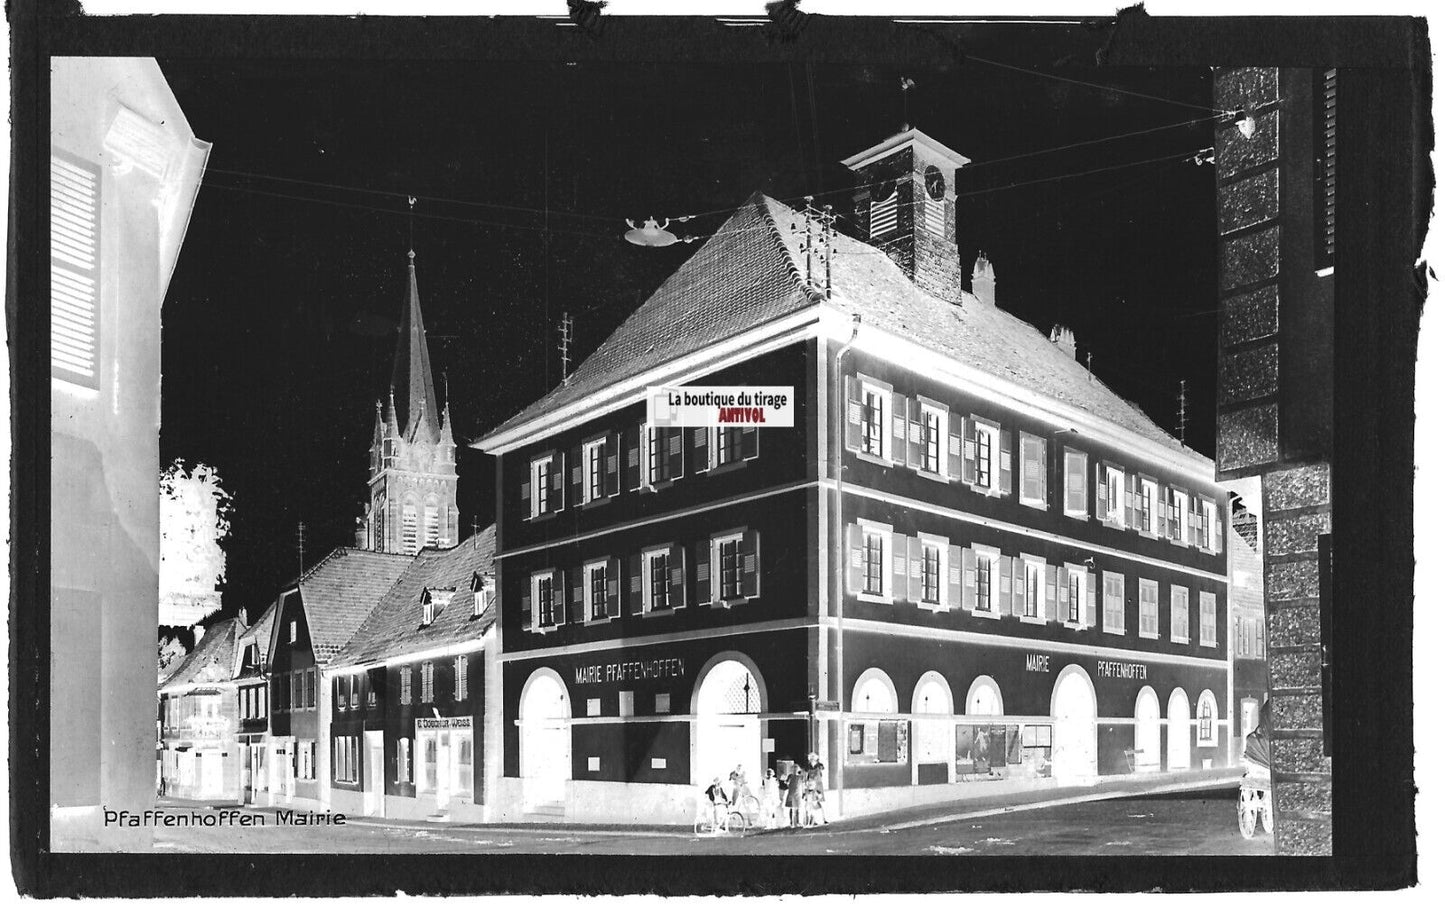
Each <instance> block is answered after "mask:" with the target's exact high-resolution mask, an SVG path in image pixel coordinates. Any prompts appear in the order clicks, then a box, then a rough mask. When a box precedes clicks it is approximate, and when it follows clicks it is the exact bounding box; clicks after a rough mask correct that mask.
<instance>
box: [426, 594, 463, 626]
mask: <svg viewBox="0 0 1445 907" xmlns="http://www.w3.org/2000/svg"><path fill="white" fill-rule="evenodd" d="M455 594H456V590H455V589H441V588H437V589H424V590H422V593H421V625H422V626H423V627H429V626H431V624H432V621H434V620H436V618H437V615H438V614H440V613H442V609H443V608H445V607H446V606H447V604H448V603H450V602H451V600H452V596H453V595H455Z"/></svg>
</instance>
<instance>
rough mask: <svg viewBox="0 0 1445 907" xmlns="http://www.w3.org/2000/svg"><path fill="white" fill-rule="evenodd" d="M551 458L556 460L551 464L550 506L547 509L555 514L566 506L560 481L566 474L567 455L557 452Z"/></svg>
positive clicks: (563, 452) (564, 452)
mask: <svg viewBox="0 0 1445 907" xmlns="http://www.w3.org/2000/svg"><path fill="white" fill-rule="evenodd" d="M553 456H554V457H555V458H556V459H555V460H554V461H553V462H552V476H551V480H552V494H551V498H552V500H551V505H552V506H551V508H549V509H550V512H552V513H556V512H558V511H559V510H561V509H562V508H563V507H565V506H567V502H566V501H565V500H564V498H563V494H562V479H563V477H564V476H565V475H566V472H567V453H566V451H560V450H559V451H557V452H556V453H555V454H553Z"/></svg>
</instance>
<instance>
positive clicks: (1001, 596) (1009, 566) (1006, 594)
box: [993, 554, 1014, 614]
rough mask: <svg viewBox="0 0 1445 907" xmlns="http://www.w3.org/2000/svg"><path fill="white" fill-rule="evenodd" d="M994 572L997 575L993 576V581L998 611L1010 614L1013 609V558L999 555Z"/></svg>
mask: <svg viewBox="0 0 1445 907" xmlns="http://www.w3.org/2000/svg"><path fill="white" fill-rule="evenodd" d="M996 572H997V573H998V575H997V576H995V577H994V578H993V581H994V584H995V585H996V586H997V587H998V613H999V614H1012V613H1013V609H1014V608H1013V606H1014V595H1013V591H1014V559H1013V558H1011V557H1009V556H1008V555H1006V554H1005V555H1000V556H999V559H998V570H997V571H996Z"/></svg>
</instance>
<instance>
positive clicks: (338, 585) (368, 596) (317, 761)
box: [263, 548, 411, 809]
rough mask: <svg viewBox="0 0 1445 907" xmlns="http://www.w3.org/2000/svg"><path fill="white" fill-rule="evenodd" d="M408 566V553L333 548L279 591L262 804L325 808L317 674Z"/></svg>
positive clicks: (323, 688)
mask: <svg viewBox="0 0 1445 907" xmlns="http://www.w3.org/2000/svg"><path fill="white" fill-rule="evenodd" d="M410 563H411V557H410V556H407V555H400V554H386V553H383V552H379V551H363V550H360V549H357V548H337V549H335V550H333V551H332V552H331V553H330V554H328V555H326V557H324V558H322V559H321V561H320V562H318V563H317V564H316V565H315V566H313V567H312V568H311V569H309V570H307V571H306V572H305V573H304V574H302V576H301V577H300V579H299V580H297V582H296V583H295V584H294V585H292V586H291V587H290V588H288V589H286V590H285V591H283V592H282V593H281V595H280V597H279V598H278V600H277V602H276V606H275V607H276V612H275V616H274V618H273V621H272V627H271V636H270V645H269V650H270V666H269V670H268V671H267V672H266V673H267V674H268V675H269V678H270V695H269V697H268V702H267V708H268V710H269V725H270V728H269V732H268V737H267V740H268V743H267V751H266V753H265V755H264V757H263V759H264V762H265V765H266V772H267V778H266V787H267V790H266V796H265V798H264V800H265V802H266V803H268V804H270V805H288V806H289V805H294V806H297V807H300V808H309V809H325V808H326V807H327V804H328V802H329V800H330V796H331V785H330V770H331V764H330V748H329V746H328V745H327V743H328V741H329V739H330V716H331V695H330V688H329V687H328V686H327V684H326V683H325V682H324V681H323V680H322V676H321V672H322V670H324V669H325V668H326V667H327V666H328V665H329V664H330V662H331V660H332V658H334V657H335V656H336V654H337V653H338V652H340V651H341V649H342V648H343V647H344V646H345V645H346V644H347V643H348V642H350V641H351V637H352V636H353V635H355V633H356V631H357V629H358V628H360V627H361V625H362V623H363V622H364V621H365V620H366V618H367V615H369V614H370V613H371V611H372V609H373V608H375V607H376V604H377V602H379V601H381V598H382V596H383V595H385V594H386V591H387V590H388V589H390V588H391V586H392V584H394V583H395V582H396V581H397V579H398V578H399V577H400V576H401V574H402V573H403V571H405V570H406V568H407V565H408V564H410Z"/></svg>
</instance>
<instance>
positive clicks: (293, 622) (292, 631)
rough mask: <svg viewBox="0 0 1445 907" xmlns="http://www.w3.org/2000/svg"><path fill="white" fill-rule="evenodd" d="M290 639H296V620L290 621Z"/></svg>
mask: <svg viewBox="0 0 1445 907" xmlns="http://www.w3.org/2000/svg"><path fill="white" fill-rule="evenodd" d="M291 641H292V642H295V641H296V621H294V620H293V621H291Z"/></svg>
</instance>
